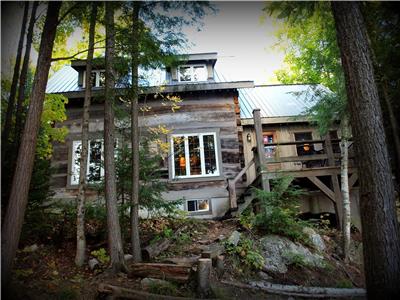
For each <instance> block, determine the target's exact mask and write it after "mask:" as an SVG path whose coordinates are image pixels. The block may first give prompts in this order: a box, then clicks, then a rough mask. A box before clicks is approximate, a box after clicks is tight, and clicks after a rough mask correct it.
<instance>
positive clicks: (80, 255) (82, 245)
mask: <svg viewBox="0 0 400 300" xmlns="http://www.w3.org/2000/svg"><path fill="white" fill-rule="evenodd" d="M97 5H98V3H97V2H95V1H93V2H92V5H91V14H90V24H89V43H88V49H89V50H88V53H87V58H86V77H85V99H84V102H83V116H82V141H81V142H82V144H81V153H80V163H79V189H78V196H77V213H76V215H77V218H76V255H75V264H76V265H77V266H79V267H81V266H82V265H83V264H84V262H85V252H86V237H85V198H86V196H85V192H86V188H87V174H86V170H87V165H88V143H89V142H88V135H89V118H90V116H89V110H90V101H91V97H92V80H91V79H92V77H91V74H92V61H93V52H94V49H93V48H94V36H95V29H96V17H97Z"/></svg>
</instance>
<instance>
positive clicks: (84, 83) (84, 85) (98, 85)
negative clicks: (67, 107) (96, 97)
mask: <svg viewBox="0 0 400 300" xmlns="http://www.w3.org/2000/svg"><path fill="white" fill-rule="evenodd" d="M101 72H104V73H105V72H106V70H92V73H96V80H95V85H94V86H92V87H102V86H100V73H101ZM104 85H105V83H104ZM82 87H83V88H85V87H86V71H84V72H83V84H82Z"/></svg>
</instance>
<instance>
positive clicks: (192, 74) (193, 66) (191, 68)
mask: <svg viewBox="0 0 400 300" xmlns="http://www.w3.org/2000/svg"><path fill="white" fill-rule="evenodd" d="M195 67H204V70H205V72H206V78H205V79H204V80H194V68H195ZM181 68H190V80H181V76H180V74H181V71H180V70H181ZM177 72H178V74H177V75H178V81H179V82H204V81H207V78H208V71H207V66H206V65H205V64H197V65H181V66H179V67H178V69H177Z"/></svg>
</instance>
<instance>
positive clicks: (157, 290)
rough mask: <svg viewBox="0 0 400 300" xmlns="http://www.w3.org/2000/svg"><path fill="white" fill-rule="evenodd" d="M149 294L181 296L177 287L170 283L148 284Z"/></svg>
mask: <svg viewBox="0 0 400 300" xmlns="http://www.w3.org/2000/svg"><path fill="white" fill-rule="evenodd" d="M149 292H150V293H153V294H159V295H168V296H181V293H180V292H179V289H178V287H177V285H176V284H174V283H172V282H162V283H158V282H152V283H150V284H149Z"/></svg>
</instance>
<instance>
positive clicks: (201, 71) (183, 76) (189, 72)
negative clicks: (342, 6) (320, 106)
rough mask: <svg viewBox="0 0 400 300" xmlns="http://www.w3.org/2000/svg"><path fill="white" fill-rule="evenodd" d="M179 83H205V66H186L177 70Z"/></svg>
mask: <svg viewBox="0 0 400 300" xmlns="http://www.w3.org/2000/svg"><path fill="white" fill-rule="evenodd" d="M178 80H179V81H180V82H196V81H207V68H206V66H205V65H187V66H180V67H179V68H178Z"/></svg>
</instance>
